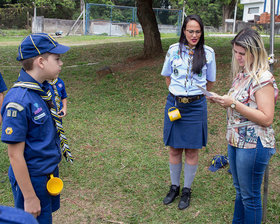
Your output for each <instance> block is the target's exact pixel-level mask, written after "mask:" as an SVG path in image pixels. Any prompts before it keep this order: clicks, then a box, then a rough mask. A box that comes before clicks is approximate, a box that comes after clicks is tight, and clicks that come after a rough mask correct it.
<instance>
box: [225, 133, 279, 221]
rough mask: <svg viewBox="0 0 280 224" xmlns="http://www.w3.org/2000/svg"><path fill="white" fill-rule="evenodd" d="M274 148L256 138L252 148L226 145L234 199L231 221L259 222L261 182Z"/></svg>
mask: <svg viewBox="0 0 280 224" xmlns="http://www.w3.org/2000/svg"><path fill="white" fill-rule="evenodd" d="M274 153H275V149H274V148H264V147H263V146H262V143H261V141H260V138H258V142H257V146H256V148H253V149H242V148H237V147H233V146H231V145H228V158H229V165H230V171H231V173H232V178H233V185H234V187H235V189H236V199H235V206H234V214H233V220H232V223H233V224H236V223H240V224H261V220H262V201H261V184H262V180H263V175H264V172H265V169H266V167H267V165H268V163H269V160H270V157H271V156H272V155H273V154H274Z"/></svg>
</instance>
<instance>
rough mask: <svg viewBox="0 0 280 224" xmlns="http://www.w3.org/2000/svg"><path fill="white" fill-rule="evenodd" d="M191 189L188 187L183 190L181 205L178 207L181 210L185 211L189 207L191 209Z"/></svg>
mask: <svg viewBox="0 0 280 224" xmlns="http://www.w3.org/2000/svg"><path fill="white" fill-rule="evenodd" d="M191 193H192V192H191V189H190V188H187V187H184V188H183V189H182V196H181V199H180V201H179V205H178V208H179V209H181V210H182V209H185V208H187V207H189V205H190V201H191Z"/></svg>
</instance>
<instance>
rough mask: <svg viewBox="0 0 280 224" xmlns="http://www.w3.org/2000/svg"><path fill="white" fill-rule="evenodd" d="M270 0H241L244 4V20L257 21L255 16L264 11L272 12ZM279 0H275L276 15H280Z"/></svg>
mask: <svg viewBox="0 0 280 224" xmlns="http://www.w3.org/2000/svg"><path fill="white" fill-rule="evenodd" d="M270 1H271V0H240V4H243V5H244V10H243V21H244V22H251V21H255V16H260V15H261V14H262V13H264V12H267V13H269V14H270ZM279 2H280V0H275V14H276V15H279Z"/></svg>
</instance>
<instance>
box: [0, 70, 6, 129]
mask: <svg viewBox="0 0 280 224" xmlns="http://www.w3.org/2000/svg"><path fill="white" fill-rule="evenodd" d="M6 90H7V86H6V84H5V82H4V79H3V77H2V74H1V72H0V108H1V107H2V104H3V100H4V92H5V91H6ZM1 123H2V117H1V116H0V124H1Z"/></svg>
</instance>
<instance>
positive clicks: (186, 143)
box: [163, 93, 207, 149]
mask: <svg viewBox="0 0 280 224" xmlns="http://www.w3.org/2000/svg"><path fill="white" fill-rule="evenodd" d="M174 106H175V107H176V108H178V109H179V111H180V114H181V116H182V118H181V119H179V120H176V121H170V119H169V116H168V109H169V108H170V107H174ZM163 141H164V144H165V145H166V146H171V147H173V148H185V149H201V148H202V147H203V146H206V143H207V102H206V97H202V98H201V99H199V100H195V101H193V102H191V103H187V104H184V103H178V101H177V100H176V99H175V97H174V96H172V95H171V94H170V93H169V95H168V96H167V102H166V106H165V113H164V129H163Z"/></svg>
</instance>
